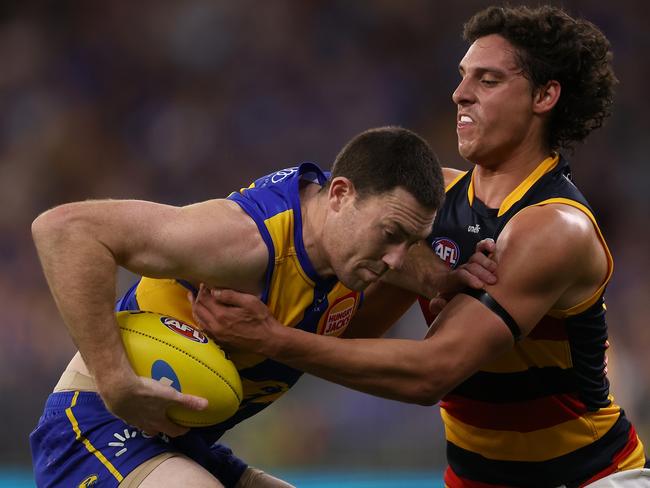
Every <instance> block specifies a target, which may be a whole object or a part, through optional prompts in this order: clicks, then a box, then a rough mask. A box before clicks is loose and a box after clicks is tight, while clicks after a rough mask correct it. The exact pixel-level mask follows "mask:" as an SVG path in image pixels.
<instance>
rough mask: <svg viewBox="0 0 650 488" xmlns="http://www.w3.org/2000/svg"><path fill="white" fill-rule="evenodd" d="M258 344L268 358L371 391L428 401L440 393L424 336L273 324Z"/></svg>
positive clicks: (412, 400) (409, 399)
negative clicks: (355, 334)
mask: <svg viewBox="0 0 650 488" xmlns="http://www.w3.org/2000/svg"><path fill="white" fill-rule="evenodd" d="M262 347H263V349H262V350H261V351H259V352H261V353H262V354H263V355H265V356H268V357H270V358H271V359H275V360H277V361H279V362H282V363H284V364H287V365H289V366H291V367H294V368H296V369H300V370H303V371H305V372H307V373H310V374H313V375H315V376H318V377H321V378H323V379H326V380H329V381H332V382H334V383H338V384H340V385H343V386H346V387H348V388H352V389H355V390H359V391H363V392H365V393H369V394H372V395H376V396H381V397H384V398H389V399H393V400H399V401H403V402H409V403H418V404H422V405H432V404H434V403H436V402H437V401H438V400H439V399H440V397H441V396H442V395H443V394H444V393H445V385H444V384H443V383H442V382H441V381H440V379H441V375H436V374H434V371H435V367H436V366H435V364H434V362H435V356H433V357H432V354H431V351H430V350H429V345H428V343H427V342H426V341H415V340H403V339H339V338H336V337H326V336H319V335H316V334H311V333H308V332H304V331H301V330H298V329H293V328H289V327H277V328H274V329H273V333H272V334H271V337H270V338H269V340H267V341H265V343H264V345H263V346H262Z"/></svg>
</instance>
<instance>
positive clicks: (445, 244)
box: [431, 237, 460, 268]
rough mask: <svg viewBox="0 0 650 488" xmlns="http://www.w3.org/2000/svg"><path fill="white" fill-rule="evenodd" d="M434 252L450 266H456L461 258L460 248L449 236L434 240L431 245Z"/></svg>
mask: <svg viewBox="0 0 650 488" xmlns="http://www.w3.org/2000/svg"><path fill="white" fill-rule="evenodd" d="M431 247H433V250H434V252H435V253H436V254H437V255H438V257H439V258H440V259H442V260H443V261H444V262H445V263H447V264H448V265H449V267H450V268H455V267H456V265H457V264H458V259H459V258H460V248H459V247H458V244H456V243H455V242H454V241H452V240H451V239H448V238H447V237H439V238H437V239H435V240H434V241H433V244H432V245H431Z"/></svg>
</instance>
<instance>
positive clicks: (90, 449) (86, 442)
mask: <svg viewBox="0 0 650 488" xmlns="http://www.w3.org/2000/svg"><path fill="white" fill-rule="evenodd" d="M78 397H79V392H78V391H75V392H74V395H73V396H72V402H70V406H69V407H68V408H66V409H65V414H66V416H67V417H68V420H69V421H70V424H72V430H73V431H74V433H75V434H76V436H77V437H76V440H78V441H79V442H81V443H82V444H83V445H84V447H85V448H86V449H87V450H88V452H89V453H90V454H93V455H94V456H95V457H96V458H97V459H99V462H100V463H102V464H103V465H104V466H105V467H106V469H108V471H109V472H110V473H111V474H112V475H113V476H114V477H115V479H116V480H117V481H118V482H121V481H122V480H123V479H124V477H123V476H122V475H121V474H120V472H119V471H118V470H117V469H115V466H113V464H112V463H111V462H110V461H109V460H108V459H106V456H104V455H103V454H102V453H101V452H100V451H98V450H97V449H96V448H95V446H93V445H92V443H91V442H90V441H89V440H88V439H86V437H84V435H83V434H82V433H81V430H80V429H79V422H77V419H76V417H75V416H74V413H73V412H72V409H73V408H74V407H75V405H76V404H77V398H78Z"/></svg>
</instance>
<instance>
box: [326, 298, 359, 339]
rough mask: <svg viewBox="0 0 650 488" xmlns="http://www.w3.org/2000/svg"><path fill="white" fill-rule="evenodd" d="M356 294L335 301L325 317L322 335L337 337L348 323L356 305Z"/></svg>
mask: <svg viewBox="0 0 650 488" xmlns="http://www.w3.org/2000/svg"><path fill="white" fill-rule="evenodd" d="M356 296H357V294H356V293H354V292H352V293H348V294H347V295H344V296H342V297H340V298H339V299H338V300H336V301H335V302H334V303H333V304H332V306H331V307H330V308H329V310H328V311H327V315H326V316H325V321H324V326H323V335H338V334H340V333H341V332H343V330H345V328H346V327H347V326H348V324H349V323H350V320H352V315H353V314H354V307H355V305H356V303H357V298H356Z"/></svg>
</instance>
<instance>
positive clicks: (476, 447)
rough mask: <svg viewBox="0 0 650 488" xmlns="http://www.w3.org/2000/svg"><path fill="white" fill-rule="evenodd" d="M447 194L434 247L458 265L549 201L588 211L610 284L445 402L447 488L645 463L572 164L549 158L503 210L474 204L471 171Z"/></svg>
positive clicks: (537, 482) (594, 474)
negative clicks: (613, 390)
mask: <svg viewBox="0 0 650 488" xmlns="http://www.w3.org/2000/svg"><path fill="white" fill-rule="evenodd" d="M446 190H447V196H446V200H445V203H444V206H443V208H442V209H440V211H439V212H438V214H437V216H436V220H435V222H434V225H433V231H432V233H431V235H430V236H429V242H430V244H431V245H432V247H433V249H434V251H435V252H436V253H437V254H438V256H440V257H441V258H442V259H444V260H445V261H447V263H448V264H449V265H450V266H452V267H456V266H458V265H460V264H462V263H464V262H466V261H467V260H468V259H469V257H470V256H471V254H472V253H473V252H474V249H475V246H476V244H477V243H478V242H479V241H480V240H482V239H485V238H488V237H491V238H493V239H495V240H496V239H497V237H498V236H499V233H500V232H501V231H502V229H503V228H504V226H505V225H506V224H507V222H508V221H509V220H510V219H511V218H512V217H513V216H514V215H516V214H517V212H519V211H521V210H522V209H524V208H526V207H530V206H535V205H547V204H551V203H553V204H558V203H559V204H565V205H570V206H572V207H575V208H578V209H579V210H581V211H582V212H584V213H585V214H586V215H587V216H588V217H589V219H590V220H591V221H592V222H593V225H594V227H595V229H596V230H597V233H598V236H599V238H600V239H601V241H602V244H603V247H604V248H605V250H606V253H607V259H608V273H607V278H606V280H605V281H604V282H603V283H602V286H601V287H600V288H599V289H598V290H597V292H596V293H595V294H594V295H593V296H592V297H590V298H589V299H588V300H586V301H584V302H583V303H580V304H578V305H576V306H574V307H572V308H571V309H568V310H550V311H549V312H548V314H547V315H546V316H545V317H544V318H543V319H542V320H541V321H540V322H539V323H538V324H537V325H536V326H535V328H534V329H533V330H532V332H531V333H530V334H529V335H528V336H526V337H524V338H523V339H522V340H520V341H518V342H517V343H515V345H514V346H513V348H512V349H511V350H510V351H509V352H507V353H506V354H504V355H503V356H501V357H499V358H498V359H496V360H494V361H492V362H491V363H490V364H487V365H485V366H484V367H483V368H482V369H481V370H480V371H478V372H477V373H476V374H474V375H473V376H471V377H470V378H468V379H467V380H466V381H465V382H463V383H462V384H460V385H459V386H458V387H457V388H455V389H454V390H453V391H451V392H450V393H449V394H447V395H446V396H445V397H444V398H443V399H442V401H441V402H440V407H441V409H440V411H441V416H442V419H443V421H444V424H445V431H446V438H447V458H448V462H449V466H448V468H447V471H446V473H445V484H446V486H448V487H450V488H457V487H467V488H489V487H493V488H494V487H497V486H499V487H504V486H512V487H514V486H516V487H555V486H561V485H565V486H567V487H573V486H575V487H577V486H584V485H586V484H588V483H589V482H592V481H595V480H596V479H600V478H602V477H604V476H607V475H609V474H611V473H614V472H616V471H619V470H626V469H634V468H641V467H643V466H644V464H645V463H646V458H645V455H644V451H643V445H642V443H641V441H640V440H639V438H638V437H637V435H636V432H635V430H634V427H633V426H632V424H631V423H630V422H629V421H628V420H627V418H626V417H625V414H624V412H623V410H622V409H621V407H619V406H618V405H617V404H616V403H615V401H614V398H613V397H612V396H611V395H610V394H609V381H608V379H607V375H606V370H605V364H606V358H605V351H606V349H607V347H608V342H607V337H608V336H607V325H606V322H605V314H606V307H605V302H604V298H603V293H604V290H605V286H606V285H607V282H608V281H609V278H610V277H611V274H612V270H613V261H612V257H611V254H610V253H609V250H608V249H607V245H606V243H605V240H604V238H603V236H602V233H601V232H600V229H599V228H598V224H597V222H596V219H595V217H594V215H593V212H592V210H591V209H590V207H589V205H588V203H587V201H586V200H585V198H584V197H583V196H582V194H581V193H580V191H579V190H578V189H577V188H576V187H575V185H574V184H573V183H572V182H571V176H570V168H569V165H568V163H567V162H566V161H565V160H564V159H562V158H561V157H559V156H552V157H549V158H547V159H545V160H544V161H542V162H541V163H540V164H539V166H538V167H537V168H536V169H535V170H534V171H533V172H532V173H531V174H530V175H529V176H528V177H527V178H526V180H525V181H523V182H522V183H521V184H520V185H519V186H518V187H517V188H516V189H515V190H513V192H512V193H511V194H510V195H508V197H507V198H506V199H505V200H504V201H503V203H502V205H501V207H500V208H498V209H491V208H487V207H486V206H485V205H484V204H483V203H482V202H481V201H479V200H478V199H477V198H475V196H474V187H473V182H472V171H468V172H466V173H463V174H461V175H460V176H459V177H458V178H457V179H456V180H455V181H453V182H452V183H451V184H449V185H448V187H447V189H446ZM423 311H424V308H423Z"/></svg>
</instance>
